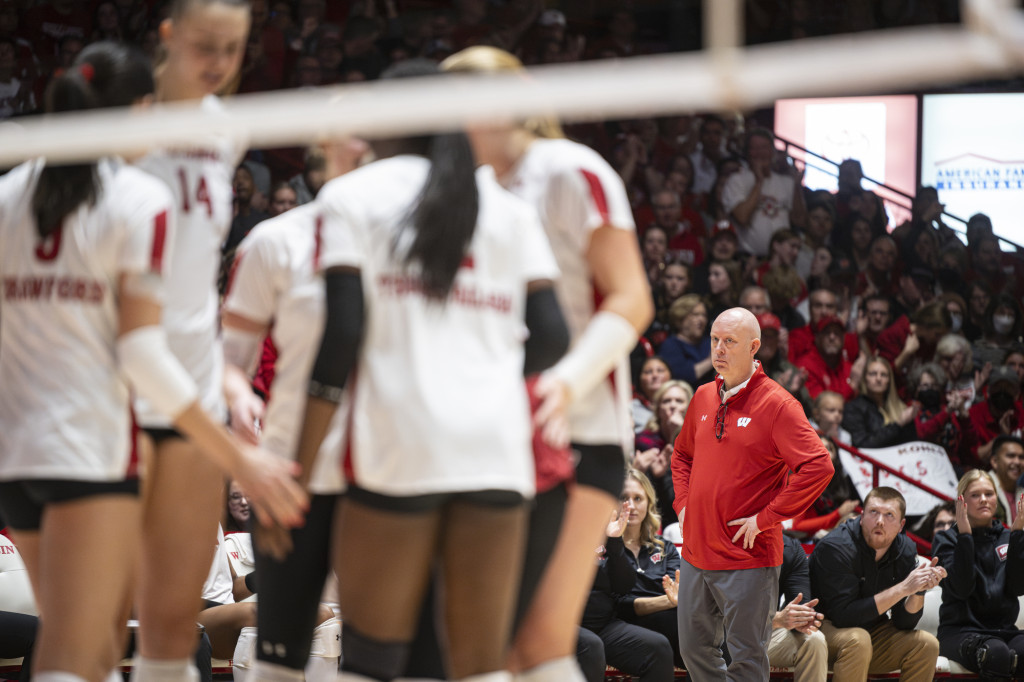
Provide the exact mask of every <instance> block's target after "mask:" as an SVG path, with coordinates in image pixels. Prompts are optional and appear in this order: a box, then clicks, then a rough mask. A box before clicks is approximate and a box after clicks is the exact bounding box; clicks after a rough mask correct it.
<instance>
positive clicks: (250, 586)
mask: <svg viewBox="0 0 1024 682" xmlns="http://www.w3.org/2000/svg"><path fill="white" fill-rule="evenodd" d="M242 580H243V581H244V582H245V589H247V590H249V591H250V592H252V593H253V594H256V571H253V572H252V573H247V574H246V576H245V578H243V579H242Z"/></svg>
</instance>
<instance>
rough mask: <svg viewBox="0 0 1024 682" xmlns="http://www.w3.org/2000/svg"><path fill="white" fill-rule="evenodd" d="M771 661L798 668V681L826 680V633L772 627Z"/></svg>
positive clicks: (795, 673) (794, 673) (785, 666)
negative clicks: (808, 633)
mask: <svg viewBox="0 0 1024 682" xmlns="http://www.w3.org/2000/svg"><path fill="white" fill-rule="evenodd" d="M768 662H769V663H770V664H771V665H773V666H776V667H779V668H794V670H793V680H794V681H795V682H823V680H825V679H826V678H827V677H828V644H827V643H826V642H825V635H823V634H821V632H815V633H814V634H812V635H805V634H804V633H802V632H797V631H795V630H784V629H782V628H778V629H776V630H772V638H771V641H770V642H768Z"/></svg>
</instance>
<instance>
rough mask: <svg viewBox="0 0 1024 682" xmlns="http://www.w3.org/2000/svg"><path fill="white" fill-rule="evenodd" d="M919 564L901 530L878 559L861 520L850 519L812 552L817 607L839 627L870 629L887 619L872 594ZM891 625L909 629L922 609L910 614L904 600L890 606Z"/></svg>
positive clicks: (896, 582)
mask: <svg viewBox="0 0 1024 682" xmlns="http://www.w3.org/2000/svg"><path fill="white" fill-rule="evenodd" d="M916 566H917V551H916V550H915V548H914V543H913V542H911V541H910V540H909V539H908V538H907V536H906V535H903V534H902V533H901V534H899V535H897V536H896V539H895V540H893V541H892V545H890V546H889V550H888V551H887V552H886V553H885V555H884V556H883V557H882V560H881V561H877V562H876V561H875V550H873V549H871V548H870V547H868V543H867V542H865V541H864V535H863V534H862V533H861V529H860V519H859V518H858V519H850V520H849V521H847V522H846V523H844V524H843V525H841V526H839V527H838V528H836V529H835V530H834V531H832V532H831V533H829V534H828V535H826V536H825V537H824V539H822V541H821V542H819V543H818V546H817V547H815V548H814V553H813V554H811V559H810V570H811V591H812V592H813V593H814V596H816V597H818V599H820V600H821V601H819V602H818V611H820V612H821V613H824V614H825V617H826V618H828V619H829V620H830V621H832V624H833V625H835V626H836V627H838V628H852V627H859V628H864V629H866V630H870V629H871V628H872V627H874V626H875V625H877V624H878V623H881V622H883V621H885V620H889V619H890V618H889V616H887V615H886V614H884V613H883V614H879V613H878V607H877V606H876V605H875V595H876V594H878V593H880V592H884V591H885V590H887V589H889V588H890V587H893V586H894V585H897V584H899V583H901V582H903V580H904V579H905V578H906V577H907V576H908V575H910V572H911V571H912V570H914V568H915V567H916ZM889 613H890V614H891V616H892V617H891V620H892V624H893V625H894V626H896V627H897V628H899V629H900V630H913V629H914V627H915V626H916V625H917V622H918V621H919V620H921V612H920V611H918V612H917V613H909V612H907V608H906V600H902V601H900V602H899V603H898V604H896V605H895V606H893V607H892V608H891V609H890V610H889Z"/></svg>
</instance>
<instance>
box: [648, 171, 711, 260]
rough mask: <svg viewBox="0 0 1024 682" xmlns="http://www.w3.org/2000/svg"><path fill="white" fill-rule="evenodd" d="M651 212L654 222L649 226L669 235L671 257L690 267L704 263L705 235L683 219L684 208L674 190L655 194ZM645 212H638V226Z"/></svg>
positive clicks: (665, 190) (664, 190) (649, 223)
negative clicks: (656, 227)
mask: <svg viewBox="0 0 1024 682" xmlns="http://www.w3.org/2000/svg"><path fill="white" fill-rule="evenodd" d="M651 210H652V214H653V217H654V222H653V223H651V222H648V223H646V224H647V225H652V226H653V225H657V226H658V227H660V228H662V229H663V230H665V233H666V234H667V235H668V252H669V255H670V256H671V257H672V258H673V259H675V260H679V261H681V262H683V263H686V264H687V265H690V266H697V265H700V264H701V263H703V262H704V247H703V241H704V239H703V234H701V233H700V232H699V231H698V228H697V227H696V226H695V225H694V224H693V223H692V222H690V221H688V220H687V221H684V220H683V219H682V206H681V204H680V201H679V195H678V194H676V193H675V192H673V191H672V190H668V189H663V190H661V191H659V192H655V193H654V196H653V197H652V199H651ZM643 217H644V216H643V211H642V210H640V211H637V221H638V222H637V224H639V225H644V224H645V223H643V222H640V221H641V220H642V219H643Z"/></svg>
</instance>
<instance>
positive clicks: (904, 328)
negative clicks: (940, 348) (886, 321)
mask: <svg viewBox="0 0 1024 682" xmlns="http://www.w3.org/2000/svg"><path fill="white" fill-rule="evenodd" d="M949 327H950V320H949V311H948V310H946V308H945V307H944V306H943V305H942V304H941V303H939V302H938V301H932V302H931V303H929V304H927V305H925V306H923V307H922V308H921V309H919V310H917V311H915V312H914V313H913V314H912V315H910V316H909V317H908V316H906V315H903V316H901V317H900V318H899V319H897V320H896V321H895V322H893V323H892V325H891V326H890V327H889V328H888V329H886V330H885V331H884V332H882V333H881V334H880V335H879V337H878V354H879V355H880V356H882V357H883V358H885V359H886V360H888V361H889V362H890V363H892V365H893V367H894V368H895V369H896V377H897V380H898V381H899V383H900V385H901V386H902V385H903V383H904V381H903V378H904V377H905V376H906V375H907V373H908V372H910V371H911V370H912V369H913V368H914V367H915V366H917V365H919V364H921V363H925V362H930V361H931V360H932V358H934V357H935V346H936V344H938V342H939V339H941V338H942V337H943V336H945V335H946V334H948V333H949Z"/></svg>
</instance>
